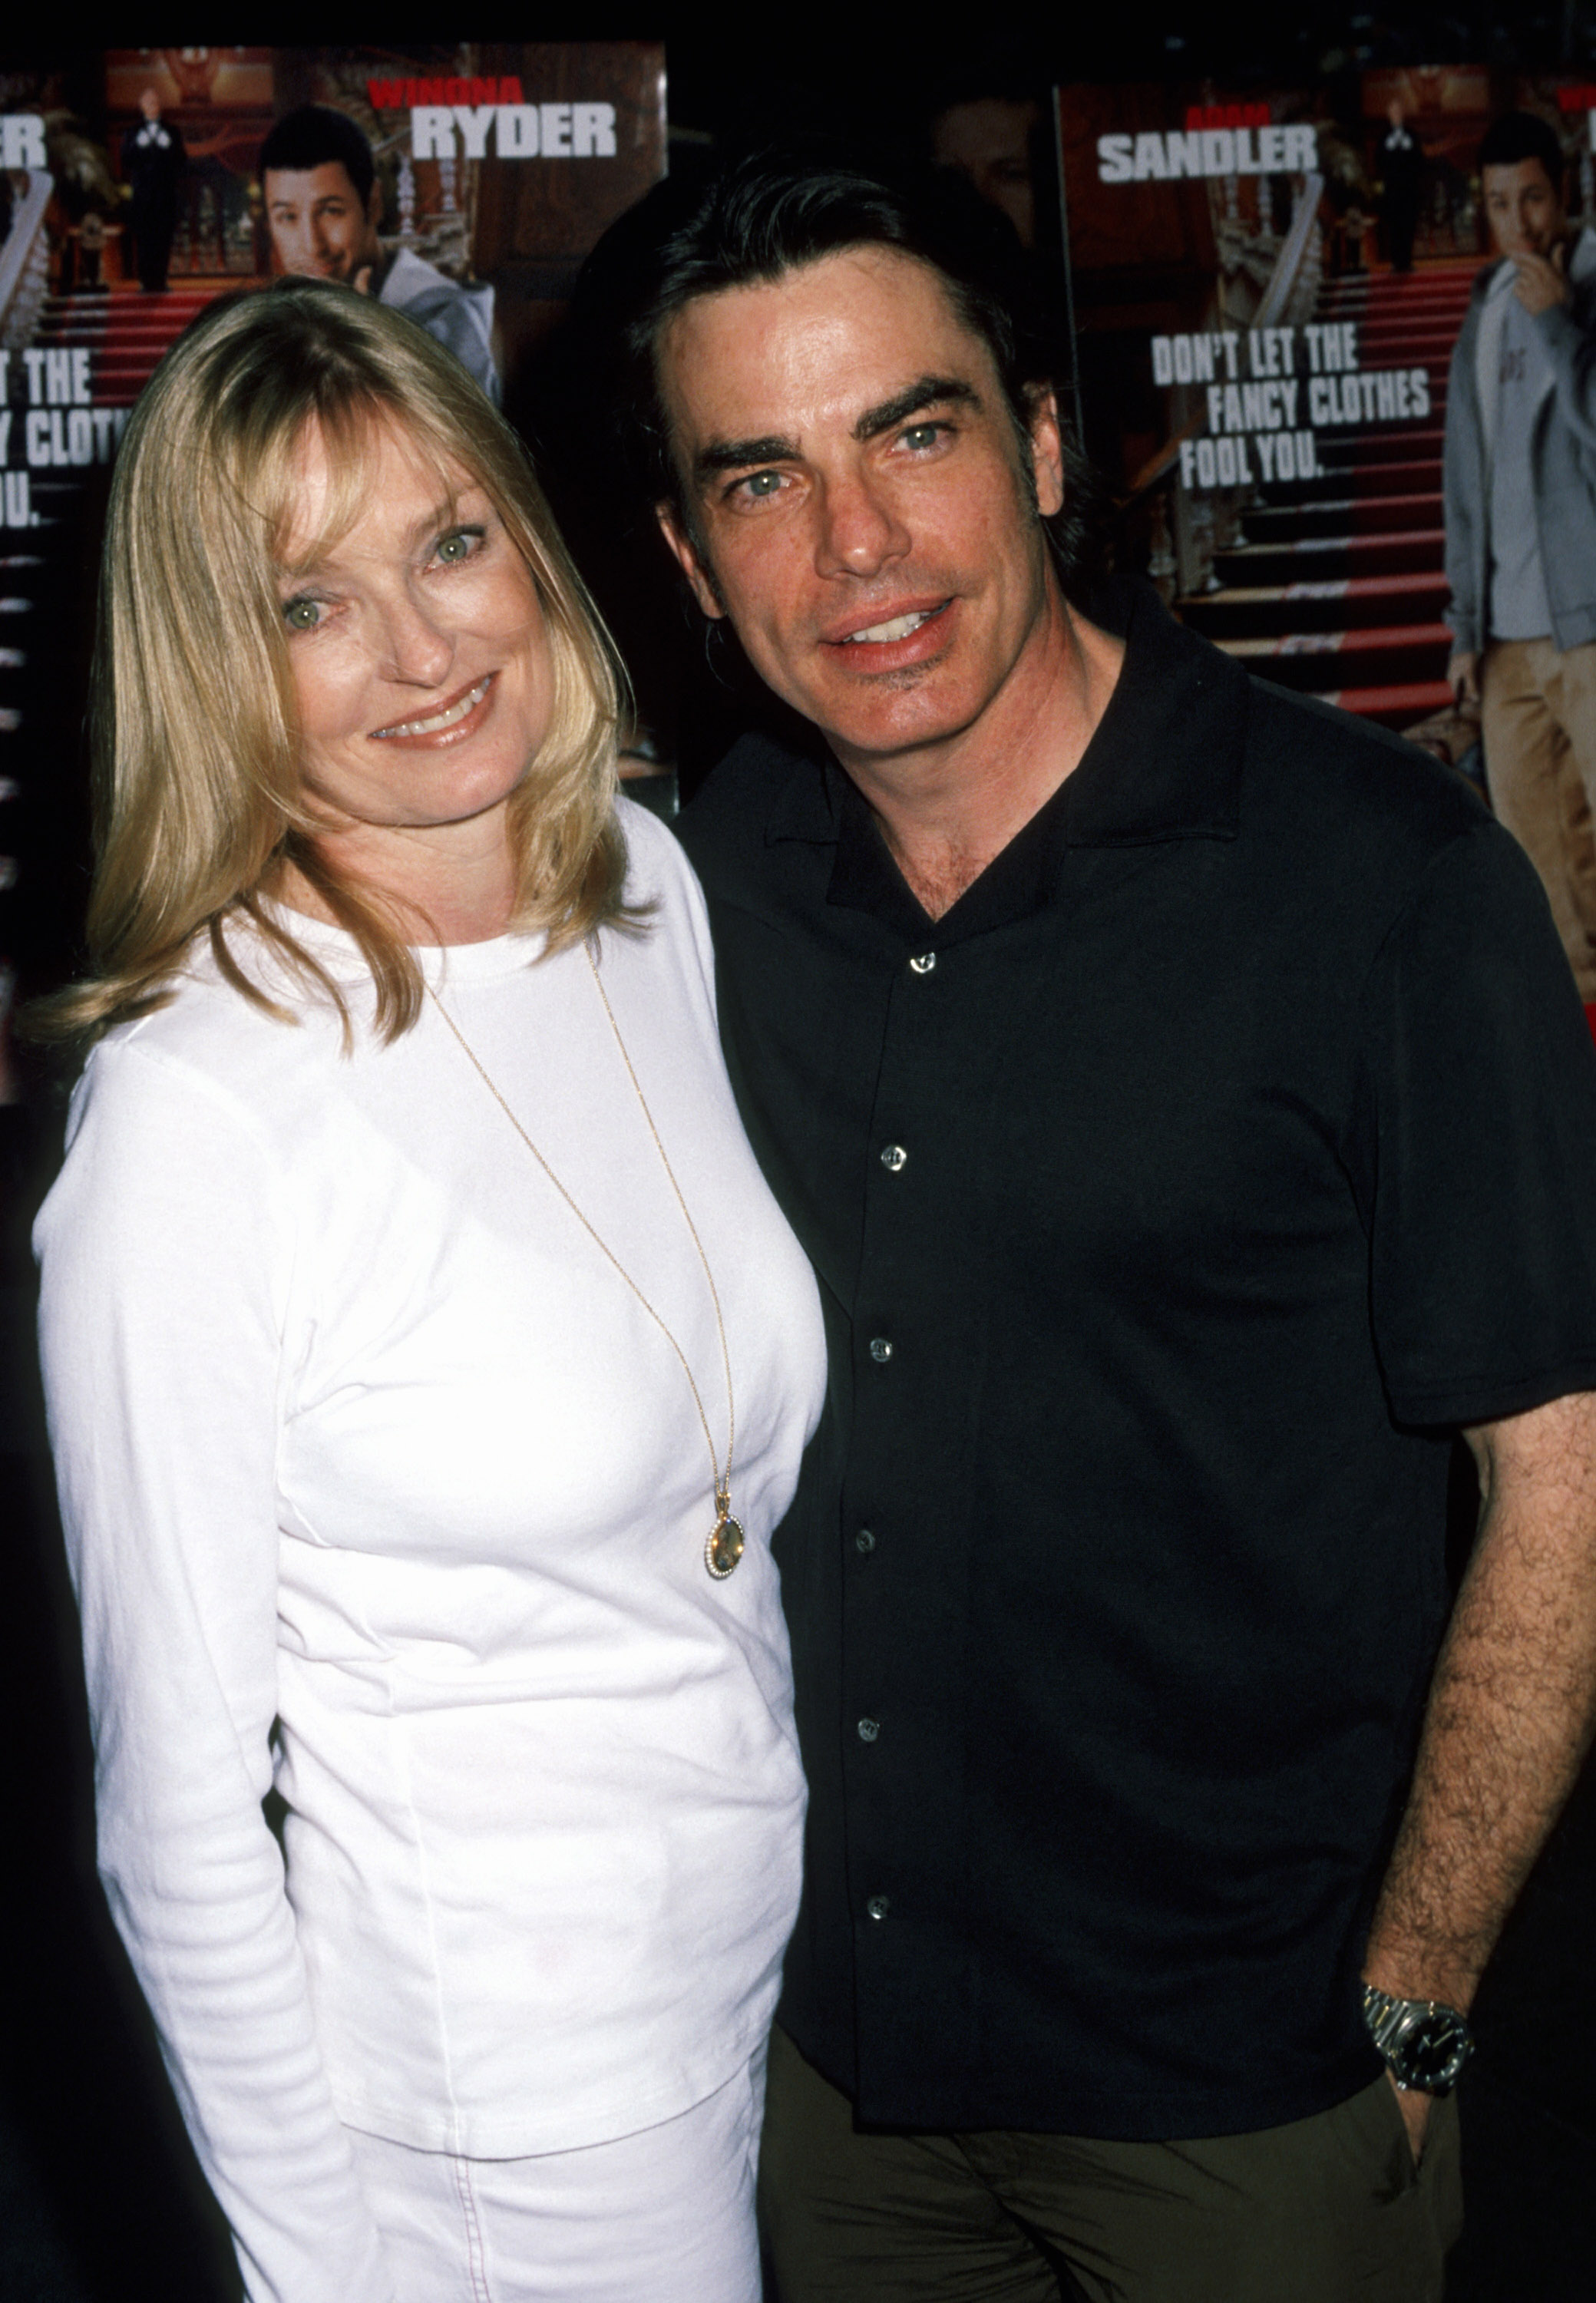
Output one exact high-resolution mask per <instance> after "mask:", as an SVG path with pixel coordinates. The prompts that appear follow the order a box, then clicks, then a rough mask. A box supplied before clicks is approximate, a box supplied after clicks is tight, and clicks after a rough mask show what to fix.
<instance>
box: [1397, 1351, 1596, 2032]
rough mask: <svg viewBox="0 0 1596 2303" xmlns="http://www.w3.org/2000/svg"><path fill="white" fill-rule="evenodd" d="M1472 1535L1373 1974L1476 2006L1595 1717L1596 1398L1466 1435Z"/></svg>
mask: <svg viewBox="0 0 1596 2303" xmlns="http://www.w3.org/2000/svg"><path fill="white" fill-rule="evenodd" d="M1465 1436H1466V1438H1468V1441H1469V1445H1470V1447H1472V1449H1473V1451H1474V1460H1475V1462H1476V1464H1477V1465H1478V1466H1479V1472H1480V1486H1481V1514H1480V1532H1479V1537H1478V1540H1476V1543H1475V1546H1474V1556H1473V1558H1472V1560H1471V1561H1470V1564H1469V1569H1468V1573H1467V1575H1466V1576H1465V1580H1464V1584H1463V1589H1462V1590H1461V1591H1460V1592H1459V1594H1458V1598H1457V1607H1456V1608H1455V1609H1454V1611H1453V1616H1452V1622H1451V1624H1450V1627H1449V1629H1448V1633H1447V1637H1446V1641H1445V1642H1444V1644H1443V1646H1442V1649H1441V1653H1440V1660H1439V1662H1438V1663H1437V1666H1436V1670H1435V1676H1434V1680H1433V1682H1432V1683H1431V1691H1430V1700H1429V1705H1428V1707H1427V1709H1426V1712H1425V1717H1424V1731H1423V1740H1422V1742H1421V1743H1420V1747H1419V1757H1418V1764H1417V1766H1416V1767H1415V1769H1414V1782H1413V1789H1412V1791H1411V1793H1410V1794H1409V1797H1408V1803H1407V1809H1406V1813H1405V1815H1404V1817H1403V1820H1402V1826H1401V1828H1400V1830H1399V1832H1398V1836H1397V1843H1396V1846H1395V1848H1394V1850H1393V1851H1392V1855H1391V1861H1390V1865H1389V1869H1388V1871H1387V1873H1386V1878H1385V1884H1384V1886H1383V1887H1382V1889H1381V1896H1380V1902H1379V1904H1378V1907H1377V1909H1376V1911H1375V1914H1374V1923H1373V1926H1372V1928H1371V1930H1370V1935H1369V1944H1368V1951H1367V1953H1366V1956H1365V1959H1364V1973H1365V1975H1366V1976H1367V1977H1368V1978H1369V1979H1370V1981H1371V1982H1373V1983H1376V1984H1378V1985H1379V1986H1380V1987H1381V1989H1382V1990H1384V1991H1389V1992H1391V1993H1393V1994H1394V1995H1397V1996H1398V1997H1402V1998H1409V1999H1440V2000H1444V2001H1446V2002H1447V2003H1448V2004H1449V2005H1451V2006H1454V2007H1461V2008H1466V2007H1467V2006H1468V2004H1469V2003H1470V2001H1471V2000H1472V1998H1473V1997H1474V1987H1475V1986H1476V1985H1477V1984H1478V1982H1479V1979H1480V1976H1481V1972H1482V1970H1483V1968H1484V1966H1485V1962H1486V1961H1487V1960H1488V1959H1489V1958H1490V1953H1491V1950H1492V1948H1493V1946H1494V1945H1495V1943H1496V1940H1497V1936H1499V1933H1500V1931H1501V1927H1502V1923H1503V1921H1504V1920H1505V1919H1506V1918H1507V1913H1508V1911H1510V1910H1511V1909H1512V1906H1513V1902H1514V1899H1515V1897H1516V1895H1517V1894H1518V1891H1519V1889H1520V1888H1521V1887H1522V1886H1523V1885H1524V1878H1525V1876H1526V1875H1527V1873H1528V1871H1529V1869H1530V1867H1531V1865H1532V1864H1533V1861H1534V1860H1535V1857H1536V1855H1537V1854H1538V1853H1539V1852H1540V1849H1541V1845H1542V1843H1543V1842H1544V1840H1545V1838H1546V1835H1547V1834H1548V1832H1549V1831H1550V1828H1551V1826H1552V1825H1553V1823H1554V1822H1555V1821H1556V1819H1557V1817H1558V1811H1559V1809H1561V1807H1562V1805H1563V1802H1564V1801H1565V1800H1566V1797H1567V1795H1568V1793H1569V1791H1570V1790H1571V1788H1572V1786H1573V1784H1574V1780H1575V1776H1576V1775H1577V1774H1578V1772H1579V1767H1580V1762H1581V1760H1582V1759H1583V1756H1584V1753H1585V1750H1586V1749H1587V1747H1588V1745H1589V1742H1590V1740H1591V1732H1592V1718H1593V1716H1596V1395H1592V1394H1590V1393H1579V1394H1575V1395H1574V1396H1570V1397H1568V1398H1566V1399H1558V1400H1553V1401H1551V1402H1550V1404H1549V1405H1547V1406H1545V1407H1541V1408H1536V1409H1533V1411H1532V1412H1531V1413H1529V1414H1527V1415H1519V1416H1514V1417H1511V1418H1509V1419H1508V1420H1507V1421H1504V1422H1500V1423H1493V1424H1486V1425H1482V1426H1481V1427H1480V1429H1479V1430H1474V1431H1471V1432H1469V1433H1467V1434H1466V1435H1465Z"/></svg>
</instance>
